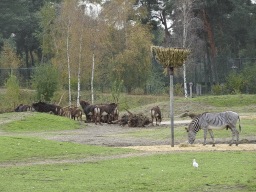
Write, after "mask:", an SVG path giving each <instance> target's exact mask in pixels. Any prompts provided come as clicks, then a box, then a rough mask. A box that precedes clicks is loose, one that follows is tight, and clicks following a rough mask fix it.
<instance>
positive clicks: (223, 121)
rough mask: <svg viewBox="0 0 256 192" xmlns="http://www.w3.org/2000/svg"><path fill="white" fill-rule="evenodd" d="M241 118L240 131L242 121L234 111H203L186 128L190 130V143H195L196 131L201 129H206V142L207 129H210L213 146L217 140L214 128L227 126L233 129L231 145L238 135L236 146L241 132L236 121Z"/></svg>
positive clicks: (220, 128)
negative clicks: (214, 135) (215, 139)
mask: <svg viewBox="0 0 256 192" xmlns="http://www.w3.org/2000/svg"><path fill="white" fill-rule="evenodd" d="M238 119H239V131H240V132H241V122H240V118H239V115H238V114H237V113H235V112H233V111H225V112H221V113H208V112H207V113H203V114H200V115H198V116H197V117H195V118H194V119H193V120H192V122H191V123H190V124H189V127H188V128H187V127H186V128H185V129H186V131H187V132H188V142H189V143H190V144H192V143H194V141H195V138H196V133H197V132H198V131H199V130H200V129H203V130H204V144H203V145H205V144H206V137H207V130H208V131H209V133H210V135H211V137H212V141H213V145H212V146H213V147H214V146H215V141H214V137H213V133H212V130H222V129H225V128H227V129H228V128H230V129H231V131H232V141H231V143H230V144H229V145H230V146H231V145H232V144H233V143H234V137H235V135H236V136H237V139H236V146H237V145H238V143H239V132H238V130H237V129H236V123H237V120H238Z"/></svg>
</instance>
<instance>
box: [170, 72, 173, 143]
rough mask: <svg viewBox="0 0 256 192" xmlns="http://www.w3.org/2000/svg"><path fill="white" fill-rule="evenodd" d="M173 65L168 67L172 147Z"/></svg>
mask: <svg viewBox="0 0 256 192" xmlns="http://www.w3.org/2000/svg"><path fill="white" fill-rule="evenodd" d="M173 71H174V69H173V67H170V68H169V74H170V117H171V136H172V143H171V146H172V147H174V120H173Z"/></svg>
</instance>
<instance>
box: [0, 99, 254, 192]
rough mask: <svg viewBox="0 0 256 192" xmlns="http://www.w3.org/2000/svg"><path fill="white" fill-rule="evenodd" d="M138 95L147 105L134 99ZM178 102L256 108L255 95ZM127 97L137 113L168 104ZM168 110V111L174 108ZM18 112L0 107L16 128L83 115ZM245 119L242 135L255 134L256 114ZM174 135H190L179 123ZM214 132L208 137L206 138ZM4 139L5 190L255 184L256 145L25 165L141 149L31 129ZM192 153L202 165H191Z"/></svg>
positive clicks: (155, 131)
mask: <svg viewBox="0 0 256 192" xmlns="http://www.w3.org/2000/svg"><path fill="white" fill-rule="evenodd" d="M136 97H137V96H136ZM163 97H164V98H165V96H163ZM131 98H132V96H131ZM239 98H240V100H239ZM167 99H168V98H167ZM241 100H242V101H241ZM133 102H134V103H135V104H137V105H138V106H141V107H138V106H137V107H134V105H135V104H134V103H133ZM175 102H176V107H175V112H176V114H178V113H179V112H182V110H185V109H186V108H189V109H190V111H192V110H194V111H196V112H201V111H204V110H206V111H209V110H211V111H213V112H214V111H221V110H226V109H231V110H234V111H237V112H239V113H246V114H249V113H250V114H254V113H256V109H255V108H256V107H255V106H256V99H255V95H231V96H204V97H198V98H192V99H187V100H184V99H183V98H175ZM128 103H129V106H130V110H131V111H133V112H136V113H137V112H144V111H145V112H147V113H148V109H150V107H151V106H152V105H155V104H159V105H160V106H166V108H168V105H169V103H168V100H164V99H163V98H161V99H158V100H157V99H155V97H148V99H144V100H143V97H142V96H141V97H140V98H139V99H138V98H136V99H134V100H133V98H132V99H131V100H129V101H128ZM138 103H141V105H139V104H138ZM199 104H200V105H199ZM198 105H199V106H198ZM200 106H201V107H200ZM164 113H166V114H168V111H167V110H166V112H164ZM14 114H15V113H5V114H0V122H4V123H2V124H1V123H0V131H2V132H7V133H14V134H17V133H30V132H47V131H48V132H49V131H50V133H51V134H54V131H58V130H69V129H79V128H80V123H77V122H76V121H73V120H69V119H66V118H61V117H57V116H54V115H49V114H40V113H33V114H31V115H24V117H22V118H18V117H16V119H15V115H14ZM166 116H167V115H166ZM10 119H13V120H14V121H9V120H10ZM241 124H242V132H241V133H240V137H254V138H255V137H256V129H255V126H256V116H255V115H254V116H253V115H252V116H250V118H242V119H241ZM70 127H71V128H70ZM214 136H215V138H224V137H226V138H231V132H230V130H228V131H227V130H222V131H214ZM126 137H135V138H156V139H164V138H169V137H170V128H169V127H168V126H167V127H161V128H158V127H154V128H152V129H151V128H147V129H143V130H141V131H136V132H135V131H134V132H130V133H127V135H126ZM175 138H176V139H186V134H184V127H183V126H180V127H175ZM202 138H203V131H199V132H198V134H197V136H196V139H202ZM210 140H211V139H210V138H209V137H208V139H207V141H210ZM0 146H1V147H0V154H1V155H0V177H1V182H0V191H8V192H9V191H10V192H12V191H15V192H16V191H51V192H52V191H256V161H255V157H256V152H255V151H250V152H245V151H240V152H239V151H238V152H231V151H230V152H216V151H215V152H177V153H169V154H157V155H150V154H149V156H143V157H130V158H118V159H112V160H110V159H108V160H100V161H99V160H97V161H94V160H91V161H85V162H83V163H74V162H75V161H73V163H59V164H49V165H45V164H42V165H38V164H37V165H26V164H27V163H30V162H38V161H42V162H48V161H50V160H65V159H66V160H79V159H84V158H88V157H104V156H113V155H117V154H128V153H129V154H130V153H136V154H138V153H139V151H135V150H131V149H123V148H111V147H98V146H87V145H82V144H76V143H71V142H58V141H51V140H45V139H42V138H40V137H39V136H33V137H32V136H29V135H27V136H19V135H18V136H0ZM193 159H196V161H197V163H198V164H199V168H195V167H193V166H192V162H193ZM20 163H24V164H23V165H21V164H20ZM15 164H17V166H15ZM11 165H12V166H11Z"/></svg>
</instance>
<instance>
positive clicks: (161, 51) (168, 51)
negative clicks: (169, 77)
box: [152, 46, 191, 68]
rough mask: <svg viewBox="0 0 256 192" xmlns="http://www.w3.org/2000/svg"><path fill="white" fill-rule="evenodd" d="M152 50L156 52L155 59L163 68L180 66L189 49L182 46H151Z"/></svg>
mask: <svg viewBox="0 0 256 192" xmlns="http://www.w3.org/2000/svg"><path fill="white" fill-rule="evenodd" d="M152 51H154V52H155V54H156V59H157V60H158V61H159V62H160V63H161V64H162V65H163V67H164V68H166V67H169V68H176V67H181V66H182V65H183V64H184V62H185V60H186V59H187V57H188V55H189V53H190V52H191V51H190V50H189V49H182V48H164V47H157V46H153V47H152Z"/></svg>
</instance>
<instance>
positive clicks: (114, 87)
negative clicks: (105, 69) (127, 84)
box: [111, 80, 124, 102]
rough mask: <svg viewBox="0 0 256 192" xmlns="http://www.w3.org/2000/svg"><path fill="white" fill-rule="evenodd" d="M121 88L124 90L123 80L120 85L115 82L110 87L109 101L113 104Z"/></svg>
mask: <svg viewBox="0 0 256 192" xmlns="http://www.w3.org/2000/svg"><path fill="white" fill-rule="evenodd" d="M123 88H124V81H123V80H122V81H121V82H120V83H117V81H114V83H113V84H112V87H111V100H113V101H114V102H118V100H119V97H120V94H121V92H122V90H123Z"/></svg>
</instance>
